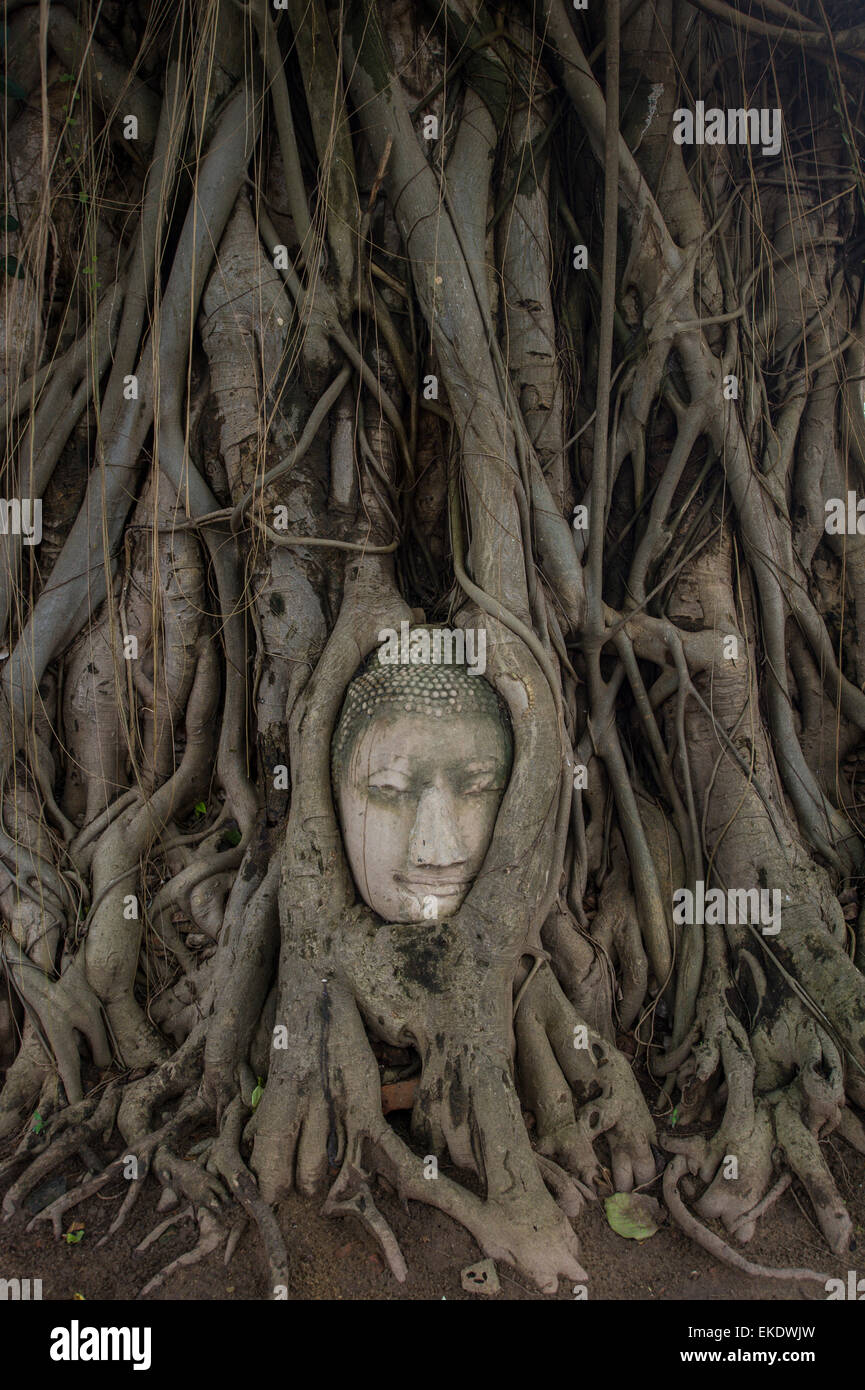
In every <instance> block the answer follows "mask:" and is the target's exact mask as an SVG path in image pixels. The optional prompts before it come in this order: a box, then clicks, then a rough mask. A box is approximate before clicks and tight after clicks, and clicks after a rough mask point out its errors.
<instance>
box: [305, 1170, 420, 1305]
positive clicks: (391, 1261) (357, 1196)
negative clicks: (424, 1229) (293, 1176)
mask: <svg viewBox="0 0 865 1390" xmlns="http://www.w3.org/2000/svg"><path fill="white" fill-rule="evenodd" d="M322 1214H323V1215H324V1216H353V1217H355V1218H356V1219H357V1220H358V1221H359V1222H360V1223H361V1225H362V1226H363V1227H365V1229H366V1230H367V1231H369V1233H370V1235H371V1236H372V1237H373V1239H374V1240H375V1241H376V1242H377V1243H378V1245H379V1248H380V1249H381V1252H382V1255H383V1256H384V1259H385V1262H386V1264H387V1266H388V1269H389V1270H390V1272H391V1274H392V1275H393V1277H394V1278H395V1279H396V1280H397V1281H398V1283H400V1284H404V1283H405V1280H406V1277H407V1275H408V1266H407V1265H406V1262H405V1260H404V1259H403V1255H402V1251H401V1250H400V1248H399V1244H398V1243H397V1239H396V1236H395V1235H394V1233H393V1231H392V1230H391V1228H390V1226H389V1225H388V1224H387V1222H386V1221H385V1219H384V1217H383V1216H382V1214H381V1212H380V1211H379V1210H378V1207H377V1206H376V1205H375V1202H374V1201H373V1200H372V1193H371V1192H370V1190H369V1184H368V1183H367V1180H366V1176H365V1175H364V1174H363V1173H362V1172H361V1171H360V1169H358V1168H355V1167H354V1165H353V1164H349V1163H347V1164H345V1165H344V1166H343V1169H342V1172H341V1173H340V1175H339V1177H338V1178H337V1180H336V1182H335V1183H334V1185H333V1187H332V1188H331V1190H330V1192H329V1193H328V1196H327V1201H326V1202H325V1204H324V1206H323V1207H322Z"/></svg>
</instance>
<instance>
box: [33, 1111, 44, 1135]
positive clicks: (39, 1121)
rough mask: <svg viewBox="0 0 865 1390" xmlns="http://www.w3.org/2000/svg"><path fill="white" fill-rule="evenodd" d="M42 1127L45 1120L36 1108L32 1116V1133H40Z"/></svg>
mask: <svg viewBox="0 0 865 1390" xmlns="http://www.w3.org/2000/svg"><path fill="white" fill-rule="evenodd" d="M44 1128H45V1121H44V1120H43V1118H42V1116H41V1115H40V1114H39V1111H38V1110H37V1111H36V1114H35V1115H34V1116H33V1133H34V1134H41V1133H42V1131H43V1129H44Z"/></svg>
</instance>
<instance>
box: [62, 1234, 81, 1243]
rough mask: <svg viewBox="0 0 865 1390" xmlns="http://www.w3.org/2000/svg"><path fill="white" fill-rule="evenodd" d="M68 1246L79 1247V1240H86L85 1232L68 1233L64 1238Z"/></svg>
mask: <svg viewBox="0 0 865 1390" xmlns="http://www.w3.org/2000/svg"><path fill="white" fill-rule="evenodd" d="M64 1239H65V1241H66V1244H67V1245H77V1244H78V1242H79V1240H83V1239H84V1232H83V1231H67V1232H66V1235H65V1237H64Z"/></svg>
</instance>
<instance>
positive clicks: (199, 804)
mask: <svg viewBox="0 0 865 1390" xmlns="http://www.w3.org/2000/svg"><path fill="white" fill-rule="evenodd" d="M195 814H196V815H197V816H206V815H207V804H206V802H204V801H196V803H195Z"/></svg>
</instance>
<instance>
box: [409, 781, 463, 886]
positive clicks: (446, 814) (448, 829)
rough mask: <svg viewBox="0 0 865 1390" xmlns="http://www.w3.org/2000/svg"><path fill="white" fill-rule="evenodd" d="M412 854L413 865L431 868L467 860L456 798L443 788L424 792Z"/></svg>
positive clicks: (411, 843)
mask: <svg viewBox="0 0 865 1390" xmlns="http://www.w3.org/2000/svg"><path fill="white" fill-rule="evenodd" d="M408 852H409V858H410V859H411V862H412V863H413V864H423V865H427V866H429V867H431V868H441V869H443V868H446V867H447V866H448V865H451V864H462V863H464V861H465V859H466V848H465V845H464V844H463V843H462V840H461V839H460V836H459V833H458V832H457V829H456V817H455V816H454V804H453V797H451V796H449V795H448V794H447V792H445V791H442V789H441V788H440V787H427V789H426V790H425V791H424V792H422V793H421V797H420V800H419V801H418V806H417V814H416V816H415V820H414V825H413V826H412V832H411V835H410V837H409V843H408Z"/></svg>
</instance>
